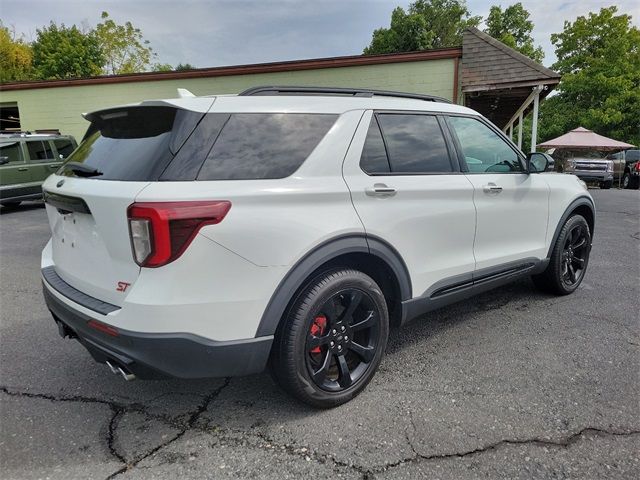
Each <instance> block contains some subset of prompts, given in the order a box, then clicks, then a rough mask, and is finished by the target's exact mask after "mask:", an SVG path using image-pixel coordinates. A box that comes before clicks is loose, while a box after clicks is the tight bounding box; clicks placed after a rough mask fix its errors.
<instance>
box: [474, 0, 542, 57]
mask: <svg viewBox="0 0 640 480" xmlns="http://www.w3.org/2000/svg"><path fill="white" fill-rule="evenodd" d="M486 24H487V28H486V29H485V30H484V31H485V33H487V34H489V35H491V36H492V37H493V38H495V39H496V40H500V41H501V42H502V43H504V44H505V45H507V46H508V47H511V48H513V49H515V50H517V51H519V52H520V53H522V54H523V55H526V56H527V57H529V58H531V59H532V60H534V61H536V62H538V63H542V60H543V59H544V51H543V50H542V47H535V46H534V44H533V37H532V36H531V32H532V31H533V22H531V20H529V12H528V11H527V10H526V9H525V8H524V7H523V6H522V3H520V2H518V3H516V4H514V5H511V6H509V7H507V8H505V9H504V10H502V7H501V6H499V5H494V6H492V7H491V10H490V11H489V16H488V17H487V21H486Z"/></svg>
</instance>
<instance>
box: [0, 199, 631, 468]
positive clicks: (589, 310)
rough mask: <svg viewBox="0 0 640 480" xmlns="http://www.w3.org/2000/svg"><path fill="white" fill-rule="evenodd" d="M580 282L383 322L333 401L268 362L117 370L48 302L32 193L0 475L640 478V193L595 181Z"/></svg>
mask: <svg viewBox="0 0 640 480" xmlns="http://www.w3.org/2000/svg"><path fill="white" fill-rule="evenodd" d="M592 194H593V196H594V198H595V200H596V204H597V208H598V219H597V225H596V232H595V241H594V248H593V251H592V255H591V262H590V265H589V271H588V272H587V275H586V278H585V280H584V282H583V284H582V286H581V287H580V289H578V291H577V292H575V293H574V294H573V295H571V296H568V297H562V298H558V297H552V296H548V295H543V294H540V293H537V292H535V291H534V290H533V288H532V285H531V283H530V282H529V281H528V280H525V281H521V282H518V283H515V284H513V285H510V286H508V287H504V288H501V289H499V290H497V291H493V292H490V293H487V294H484V295H481V296H478V297H476V298H474V299H472V300H469V301H466V302H464V303H462V304H458V305H455V306H452V307H449V308H446V309H442V310H440V311H437V312H434V313H432V314H429V315H428V316H427V317H426V318H424V319H420V320H416V321H414V322H412V323H411V324H409V325H408V326H406V327H405V328H403V329H401V330H396V331H392V334H391V338H390V342H389V348H388V352H387V356H386V357H385V359H384V360H383V363H382V365H381V367H380V370H379V372H378V374H377V375H376V377H375V378H374V379H373V381H372V382H371V384H370V385H369V387H368V388H367V389H366V390H365V392H364V393H363V394H361V395H360V396H359V397H358V398H356V399H355V400H354V401H352V402H350V403H349V404H347V405H344V406H342V407H339V408H336V409H334V410H330V411H317V410H313V409H310V408H308V407H305V406H303V405H301V404H299V403H296V402H295V401H293V400H291V399H290V398H289V397H287V396H286V395H284V394H283V393H282V392H281V391H280V390H279V389H278V388H277V387H276V386H275V385H274V384H273V382H272V381H271V379H270V378H269V377H268V376H267V375H258V376H253V377H245V378H233V379H215V380H207V381H149V382H141V381H139V382H125V381H123V380H122V379H121V378H120V377H119V376H114V375H112V374H111V373H110V372H109V371H108V369H107V367H106V366H104V365H98V364H96V363H94V362H93V360H92V359H91V357H90V356H89V354H88V353H87V352H86V351H85V350H84V349H83V348H82V347H81V346H80V345H79V344H78V343H77V342H75V341H69V340H64V341H63V340H62V339H61V338H60V337H59V336H58V334H57V330H56V328H55V325H54V323H53V321H52V320H51V317H50V315H49V313H48V311H47V309H46V307H45V305H44V302H43V299H42V294H41V290H40V289H41V287H40V279H39V255H40V250H41V249H42V247H43V246H44V245H45V243H46V242H47V239H48V237H49V231H48V226H47V224H46V215H45V212H44V209H43V208H42V205H41V204H39V203H31V204H26V205H25V206H24V207H22V208H20V209H19V210H16V211H11V212H8V211H4V212H2V213H3V214H2V216H1V217H0V235H1V236H0V265H1V275H2V276H1V284H2V286H3V288H2V291H1V292H0V302H1V303H0V307H1V323H0V341H1V345H2V348H1V349H0V401H1V403H0V405H1V408H2V411H1V413H2V415H1V419H2V420H1V425H0V428H1V430H0V462H1V470H0V471H1V473H0V476H1V477H2V478H20V479H21V478H51V479H57V478H59V479H72V478H113V477H118V478H121V479H123V480H124V479H134V478H135V479H138V478H153V479H162V478H168V479H172V478H177V477H181V478H274V479H275V478H277V479H282V478H299V477H308V478H327V477H338V476H339V477H344V478H380V479H385V478H393V479H405V478H406V479H411V478H417V477H424V478H442V479H465V478H509V479H514V478H554V479H556V478H576V479H589V478H633V479H636V478H640V374H639V372H640V352H639V349H640V328H639V324H640V319H639V318H640V317H639V315H638V312H639V311H640V282H639V280H640V192H638V191H628V190H626V191H621V190H608V191H605V190H603V191H600V190H592Z"/></svg>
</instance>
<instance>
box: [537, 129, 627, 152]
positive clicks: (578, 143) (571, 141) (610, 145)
mask: <svg viewBox="0 0 640 480" xmlns="http://www.w3.org/2000/svg"><path fill="white" fill-rule="evenodd" d="M538 147H540V148H571V149H583V148H584V149H589V150H601V151H609V150H624V149H626V148H633V147H634V145H631V144H629V143H625V142H619V141H618V140H614V139H612V138H607V137H603V136H602V135H598V134H597V133H595V132H592V131H591V130H587V129H586V128H583V127H578V128H576V129H575V130H571V131H570V132H569V133H565V134H564V135H560V136H559V137H557V138H554V139H552V140H548V141H546V142H544V143H540V144H538Z"/></svg>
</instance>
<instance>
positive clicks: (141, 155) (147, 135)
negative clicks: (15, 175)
mask: <svg viewBox="0 0 640 480" xmlns="http://www.w3.org/2000/svg"><path fill="white" fill-rule="evenodd" d="M202 116H203V114H202V113H198V112H191V111H186V110H177V109H175V108H170V107H134V108H128V109H114V110H109V111H105V112H101V113H99V114H96V117H95V118H92V120H93V121H92V123H91V126H90V127H89V129H88V130H87V134H86V135H85V137H84V139H83V141H82V143H81V144H80V145H79V146H78V148H77V149H76V150H75V151H74V152H73V153H72V154H71V155H69V157H67V162H77V163H82V164H84V165H86V166H87V167H93V168H95V169H96V170H98V171H99V172H101V175H96V176H93V177H91V178H92V179H98V180H124V181H151V180H156V179H158V177H159V176H160V174H161V173H162V172H163V170H164V169H165V168H166V167H167V165H168V164H169V162H170V161H171V160H172V159H173V155H174V153H175V151H176V150H177V149H179V148H180V146H181V145H182V143H184V141H185V140H186V138H187V137H188V136H189V134H190V133H191V131H192V130H193V129H194V128H195V126H196V125H197V123H198V121H199V120H200V119H201V118H202ZM66 165H67V163H65V164H64V165H63V166H62V167H61V169H60V171H59V172H58V173H59V174H63V175H74V174H73V172H71V170H70V169H68V168H66Z"/></svg>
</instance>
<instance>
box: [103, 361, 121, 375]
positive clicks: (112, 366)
mask: <svg viewBox="0 0 640 480" xmlns="http://www.w3.org/2000/svg"><path fill="white" fill-rule="evenodd" d="M104 363H106V364H107V367H109V369H110V370H111V373H114V374H117V373H120V372H119V371H118V367H116V366H115V365H114V364H113V363H111V362H110V361H109V360H107V361H106V362H104Z"/></svg>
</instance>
